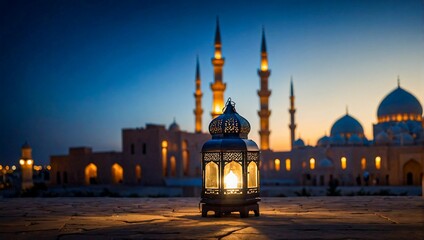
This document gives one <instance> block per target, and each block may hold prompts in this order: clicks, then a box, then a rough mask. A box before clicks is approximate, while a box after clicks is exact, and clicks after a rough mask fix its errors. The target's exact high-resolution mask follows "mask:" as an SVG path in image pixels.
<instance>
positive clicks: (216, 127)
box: [209, 119, 222, 134]
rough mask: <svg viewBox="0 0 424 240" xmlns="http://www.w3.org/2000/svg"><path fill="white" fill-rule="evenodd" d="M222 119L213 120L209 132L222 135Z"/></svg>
mask: <svg viewBox="0 0 424 240" xmlns="http://www.w3.org/2000/svg"><path fill="white" fill-rule="evenodd" d="M221 128H222V119H216V120H212V122H211V125H210V126H209V132H210V133H211V134H220V133H222V129H221Z"/></svg>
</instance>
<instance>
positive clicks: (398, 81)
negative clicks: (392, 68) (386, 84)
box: [397, 75, 400, 87]
mask: <svg viewBox="0 0 424 240" xmlns="http://www.w3.org/2000/svg"><path fill="white" fill-rule="evenodd" d="M397 83H398V87H400V77H399V75H398V79H397Z"/></svg>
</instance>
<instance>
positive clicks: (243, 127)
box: [240, 118, 250, 134]
mask: <svg viewBox="0 0 424 240" xmlns="http://www.w3.org/2000/svg"><path fill="white" fill-rule="evenodd" d="M249 132H250V124H249V122H248V121H246V120H245V119H243V118H240V133H245V134H248V133H249Z"/></svg>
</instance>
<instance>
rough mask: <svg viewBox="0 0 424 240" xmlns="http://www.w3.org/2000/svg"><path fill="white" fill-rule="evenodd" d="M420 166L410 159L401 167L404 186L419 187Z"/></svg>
mask: <svg viewBox="0 0 424 240" xmlns="http://www.w3.org/2000/svg"><path fill="white" fill-rule="evenodd" d="M421 169H422V168H421V165H420V164H419V163H418V162H417V161H415V160H413V159H411V160H409V161H408V162H407V163H405V165H403V182H404V184H406V185H420V184H421V171H422V170H421Z"/></svg>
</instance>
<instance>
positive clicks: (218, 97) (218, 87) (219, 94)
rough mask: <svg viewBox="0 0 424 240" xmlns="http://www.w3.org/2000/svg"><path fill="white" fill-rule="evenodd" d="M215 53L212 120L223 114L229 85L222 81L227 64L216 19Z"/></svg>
mask: <svg viewBox="0 0 424 240" xmlns="http://www.w3.org/2000/svg"><path fill="white" fill-rule="evenodd" d="M214 46H215V53H214V57H213V58H212V65H213V71H214V82H213V83H211V90H212V95H213V99H212V111H211V115H212V118H215V117H217V116H219V115H220V114H222V109H223V108H224V92H225V88H226V87H227V85H226V84H225V83H224V82H223V80H222V68H223V66H224V63H225V59H224V58H223V57H222V49H221V48H222V44H221V32H220V29H219V19H218V17H217V18H216V31H215V44H214Z"/></svg>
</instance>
